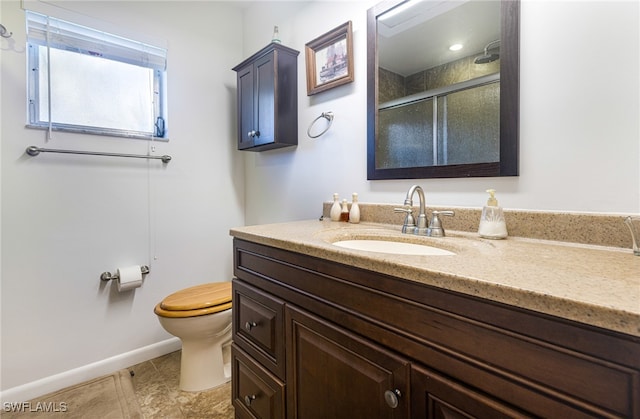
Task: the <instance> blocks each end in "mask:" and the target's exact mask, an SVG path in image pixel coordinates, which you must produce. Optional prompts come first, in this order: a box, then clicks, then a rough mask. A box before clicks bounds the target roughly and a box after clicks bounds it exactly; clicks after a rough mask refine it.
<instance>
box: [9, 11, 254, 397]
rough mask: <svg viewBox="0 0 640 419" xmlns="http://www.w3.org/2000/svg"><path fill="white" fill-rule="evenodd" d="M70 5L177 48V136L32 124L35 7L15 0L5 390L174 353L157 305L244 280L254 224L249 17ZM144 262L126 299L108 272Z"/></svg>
mask: <svg viewBox="0 0 640 419" xmlns="http://www.w3.org/2000/svg"><path fill="white" fill-rule="evenodd" d="M61 4H62V6H63V9H57V8H50V9H49V10H53V11H54V12H55V13H58V14H60V16H59V17H61V18H67V19H68V18H69V17H73V18H74V20H75V19H79V20H82V21H84V20H86V21H87V22H90V23H92V24H98V25H104V27H105V28H111V29H113V31H115V32H116V33H121V32H124V34H125V35H128V36H140V37H141V39H144V40H146V39H148V38H149V39H155V40H159V41H162V42H164V43H166V44H167V46H168V48H169V57H168V60H169V65H168V71H169V73H168V74H169V76H168V89H169V91H168V97H169V124H170V126H169V129H170V141H169V142H168V143H160V142H155V143H154V144H151V143H149V142H148V141H144V140H125V139H119V138H107V137H99V136H86V135H78V134H69V133H57V132H54V134H53V137H54V138H53V140H51V141H49V142H45V133H44V132H43V131H38V130H31V129H26V128H24V125H25V121H26V116H25V109H26V102H25V96H26V94H25V86H26V84H25V75H26V73H27V70H26V68H25V52H24V42H25V33H24V26H25V23H24V12H23V10H22V9H21V8H20V2H18V1H4V0H3V2H2V5H1V9H0V10H1V12H2V15H1V17H2V20H1V22H2V24H3V25H5V26H6V27H7V28H8V30H10V31H12V32H13V37H12V38H11V39H10V40H4V39H0V47H1V50H0V51H1V54H2V55H1V65H2V79H1V81H2V98H1V99H2V100H1V104H2V114H1V122H0V124H1V140H2V282H1V284H2V306H1V309H2V313H1V317H2V325H1V331H2V337H1V340H2V359H1V362H2V370H1V378H2V390H3V391H4V390H7V389H15V388H16V387H17V386H18V387H20V386H24V385H26V386H27V387H28V386H29V385H30V384H33V383H36V384H38V382H39V381H38V380H44V381H47V379H50V378H51V377H56V374H63V375H64V374H69V372H70V371H71V372H73V371H75V369H80V370H81V371H80V372H78V373H76V374H73V373H72V374H71V377H67V378H65V379H66V380H67V381H69V380H75V379H77V378H82V376H83V374H85V375H86V374H89V375H91V374H92V373H94V372H95V371H100V368H97V369H96V368H94V369H93V370H91V368H89V370H90V371H84V370H82V369H83V368H85V369H86V368H87V366H92V365H94V364H96V363H97V364H100V363H104V362H105V360H110V359H111V360H112V361H113V362H111V363H110V364H109V365H108V366H107V367H113V366H115V365H118V363H125V365H122V366H121V367H124V366H127V365H131V364H126V363H127V362H131V360H132V359H135V357H136V356H138V357H139V356H145V353H142V354H140V353H139V352H140V350H141V349H144V348H147V347H149V346H151V348H152V349H151V350H150V352H149V353H153V351H154V350H155V351H157V350H162V348H161V349H157V348H155V347H154V345H156V344H158V343H159V342H163V341H165V340H167V339H170V338H171V336H170V335H169V334H167V333H166V332H165V331H164V330H163V329H162V328H161V326H160V325H159V323H158V320H157V318H156V316H155V314H154V313H153V307H154V306H155V304H156V303H158V302H159V301H160V300H161V299H162V298H163V297H164V296H166V295H168V294H169V293H171V292H174V291H176V290H178V289H180V288H183V287H186V286H190V285H195V284H200V283H203V282H207V281H228V280H230V279H231V277H232V251H231V237H230V236H229V234H228V231H229V228H231V227H233V226H236V225H240V224H243V222H244V214H243V207H244V179H243V176H244V171H243V160H242V157H241V153H240V152H239V151H237V150H236V140H235V132H236V128H235V121H236V119H235V106H236V105H235V103H236V101H235V73H234V72H233V71H231V68H232V67H233V66H234V65H235V64H237V63H238V62H240V61H241V60H242V59H243V56H242V33H241V31H239V29H238V28H239V27H240V26H241V23H242V21H241V11H240V10H238V9H237V8H236V7H231V6H229V5H227V4H223V3H216V2H200V1H194V2H184V1H181V2H111V3H109V2H106V3H103V2H100V1H90V2H77V3H76V2H69V1H63V2H61ZM76 21H77V20H76ZM80 23H84V22H80ZM116 24H117V25H116ZM29 145H36V146H40V147H47V148H61V149H79V150H100V151H111V152H119V153H134V154H145V153H147V151H148V149H149V147H151V146H155V152H152V154H157V155H163V154H169V155H171V156H172V157H173V160H172V161H171V162H170V163H169V164H167V165H166V166H165V165H163V164H162V163H161V162H160V161H156V160H154V161H146V160H138V159H123V158H111V157H91V156H72V155H59V154H41V155H40V156H38V157H29V156H26V155H25V154H24V150H25V148H26V147H27V146H29ZM133 264H147V265H150V267H151V272H150V274H149V275H148V276H147V278H146V280H145V282H144V285H143V287H142V288H139V289H137V290H135V291H134V292H129V293H126V294H118V293H117V292H114V288H112V284H110V283H107V284H105V283H101V281H100V279H99V276H100V273H101V272H103V271H111V272H113V271H115V269H116V268H117V267H119V266H127V265H133ZM173 346H175V345H173ZM153 348H155V349H153ZM143 352H144V350H143ZM127 354H134V355H133V358H132V357H131V356H129V357H127ZM147 355H148V354H147ZM123 356H124V358H123ZM112 357H115V358H116V359H115V360H113V359H112ZM87 378H91V377H87ZM53 381H56V380H53ZM62 381H64V380H62ZM59 382H61V381H60V380H58V384H59ZM39 383H40V384H43V383H42V382H39ZM44 384H46V383H44ZM53 385H56V384H55V383H54V384H53ZM32 387H33V386H32ZM47 388H48V387H47V386H46V385H35V391H38V390H42V389H47ZM32 393H33V392H30V391H21V392H18V393H13V394H18V395H21V396H25V395H27V396H28V395H30V394H32ZM5 394H6V393H5ZM9 394H12V393H11V392H9ZM25 397H26V396H25Z"/></svg>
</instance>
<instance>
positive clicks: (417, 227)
mask: <svg viewBox="0 0 640 419" xmlns="http://www.w3.org/2000/svg"><path fill="white" fill-rule="evenodd" d="M416 191H417V192H418V198H419V199H420V213H419V214H418V222H417V224H416V221H415V219H414V217H413V195H414V194H415V193H416ZM425 207H426V205H425V200H424V191H423V190H422V188H421V187H420V186H418V185H413V186H412V187H410V188H409V190H408V191H407V197H406V198H405V200H404V207H402V208H394V211H395V212H404V213H406V214H407V216H406V217H405V219H404V224H403V225H402V232H403V233H412V234H418V235H426V234H427V214H426V213H425V211H426V210H425Z"/></svg>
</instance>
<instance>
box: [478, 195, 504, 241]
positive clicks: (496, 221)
mask: <svg viewBox="0 0 640 419" xmlns="http://www.w3.org/2000/svg"><path fill="white" fill-rule="evenodd" d="M487 192H488V193H489V199H488V200H487V205H486V206H484V207H483V208H482V215H481V216H480V226H479V227H478V234H479V235H480V237H484V238H485V239H504V238H505V237H507V224H506V223H505V221H504V213H503V211H502V207H500V206H499V205H498V200H497V199H496V197H495V193H496V191H495V189H487Z"/></svg>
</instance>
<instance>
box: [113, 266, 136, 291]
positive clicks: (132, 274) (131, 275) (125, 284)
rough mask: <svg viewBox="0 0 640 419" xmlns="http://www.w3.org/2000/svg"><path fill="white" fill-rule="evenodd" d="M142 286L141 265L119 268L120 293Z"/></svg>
mask: <svg viewBox="0 0 640 419" xmlns="http://www.w3.org/2000/svg"><path fill="white" fill-rule="evenodd" d="M141 285H142V270H141V269H140V266H139V265H135V266H127V267H126V268H118V292H123V291H129V290H132V289H134V288H140V286H141Z"/></svg>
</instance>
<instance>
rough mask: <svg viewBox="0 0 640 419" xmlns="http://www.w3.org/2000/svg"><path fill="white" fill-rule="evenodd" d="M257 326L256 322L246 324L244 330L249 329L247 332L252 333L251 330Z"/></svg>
mask: <svg viewBox="0 0 640 419" xmlns="http://www.w3.org/2000/svg"><path fill="white" fill-rule="evenodd" d="M256 326H257V324H256V322H246V323H245V324H244V328H245V329H247V332H250V331H251V329H253V328H254V327H256Z"/></svg>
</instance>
